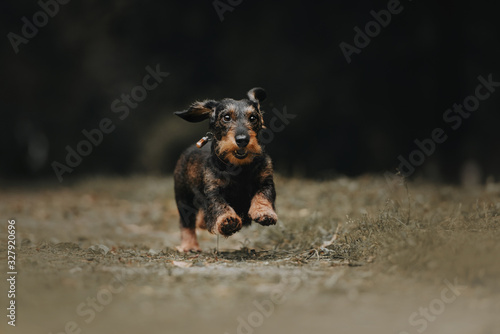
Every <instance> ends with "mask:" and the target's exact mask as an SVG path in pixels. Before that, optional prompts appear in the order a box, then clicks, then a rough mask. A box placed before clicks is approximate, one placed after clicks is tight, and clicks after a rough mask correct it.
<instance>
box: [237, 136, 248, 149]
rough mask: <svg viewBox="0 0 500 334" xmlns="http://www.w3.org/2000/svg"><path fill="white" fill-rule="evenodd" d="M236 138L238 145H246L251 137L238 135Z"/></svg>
mask: <svg viewBox="0 0 500 334" xmlns="http://www.w3.org/2000/svg"><path fill="white" fill-rule="evenodd" d="M235 139H236V144H237V145H238V147H245V146H247V145H248V143H249V142H250V137H249V136H247V135H237V136H236V137H235Z"/></svg>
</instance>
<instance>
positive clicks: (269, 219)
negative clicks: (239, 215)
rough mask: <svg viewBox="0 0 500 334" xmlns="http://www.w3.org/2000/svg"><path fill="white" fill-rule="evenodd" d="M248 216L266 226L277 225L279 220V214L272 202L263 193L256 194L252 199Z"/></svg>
mask: <svg viewBox="0 0 500 334" xmlns="http://www.w3.org/2000/svg"><path fill="white" fill-rule="evenodd" d="M248 216H249V217H250V218H251V219H252V220H253V221H255V222H256V223H258V224H260V225H264V226H269V225H275V224H276V222H277V221H278V215H277V214H276V212H274V209H273V206H272V204H271V202H269V200H267V199H266V198H265V197H263V196H262V195H256V196H255V197H254V198H253V199H252V204H251V205H250V210H248Z"/></svg>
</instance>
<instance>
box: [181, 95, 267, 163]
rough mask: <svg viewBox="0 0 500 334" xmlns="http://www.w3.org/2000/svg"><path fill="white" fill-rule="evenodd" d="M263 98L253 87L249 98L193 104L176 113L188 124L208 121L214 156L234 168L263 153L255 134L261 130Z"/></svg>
mask: <svg viewBox="0 0 500 334" xmlns="http://www.w3.org/2000/svg"><path fill="white" fill-rule="evenodd" d="M265 98H266V93H265V91H264V90H263V89H262V88H253V89H251V90H250V91H249V92H248V99H243V100H233V99H223V100H221V101H214V100H206V101H202V102H195V103H193V105H191V107H190V108H189V109H188V110H184V111H179V112H176V113H175V114H176V115H178V116H179V117H181V118H183V119H185V120H187V121H189V122H201V121H203V120H205V119H209V121H210V130H211V132H212V133H213V135H214V150H215V154H217V156H218V157H219V158H221V159H222V160H224V161H227V162H229V163H231V164H233V165H246V164H249V163H251V162H252V161H253V159H254V158H255V157H256V156H257V155H260V154H261V153H262V147H261V146H260V144H259V141H258V133H259V131H260V130H261V129H262V128H263V127H264V119H263V118H262V111H261V110H260V102H262V101H264V99H265Z"/></svg>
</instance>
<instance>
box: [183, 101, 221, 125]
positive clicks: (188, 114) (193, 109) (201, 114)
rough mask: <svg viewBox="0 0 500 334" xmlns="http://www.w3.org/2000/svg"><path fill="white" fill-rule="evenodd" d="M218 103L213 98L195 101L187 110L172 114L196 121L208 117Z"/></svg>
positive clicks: (189, 120)
mask: <svg viewBox="0 0 500 334" xmlns="http://www.w3.org/2000/svg"><path fill="white" fill-rule="evenodd" d="M218 104H219V103H218V102H217V101H214V100H205V101H201V102H198V101H197V102H195V103H193V104H192V105H191V106H190V107H189V109H188V110H183V111H176V112H174V114H175V115H177V116H179V117H180V118H182V119H185V120H186V121H188V122H193V123H197V122H201V121H203V120H205V119H207V118H209V117H210V114H211V113H212V112H213V111H214V110H215V108H216V107H217V105H218Z"/></svg>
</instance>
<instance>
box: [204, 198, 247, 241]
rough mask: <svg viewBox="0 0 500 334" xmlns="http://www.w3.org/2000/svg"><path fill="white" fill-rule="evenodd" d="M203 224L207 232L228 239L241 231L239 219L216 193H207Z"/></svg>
mask: <svg viewBox="0 0 500 334" xmlns="http://www.w3.org/2000/svg"><path fill="white" fill-rule="evenodd" d="M205 222H206V225H207V229H208V231H210V232H211V233H214V234H217V233H218V234H221V235H223V236H225V237H228V236H230V235H232V234H234V233H236V232H238V231H239V230H240V229H241V226H242V222H241V218H240V217H239V216H238V215H237V214H236V212H235V211H234V209H233V208H232V207H231V206H230V205H229V204H228V203H227V202H226V200H225V199H224V198H223V197H222V196H221V195H220V194H219V193H218V192H216V191H214V192H208V193H207V203H206V207H205Z"/></svg>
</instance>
